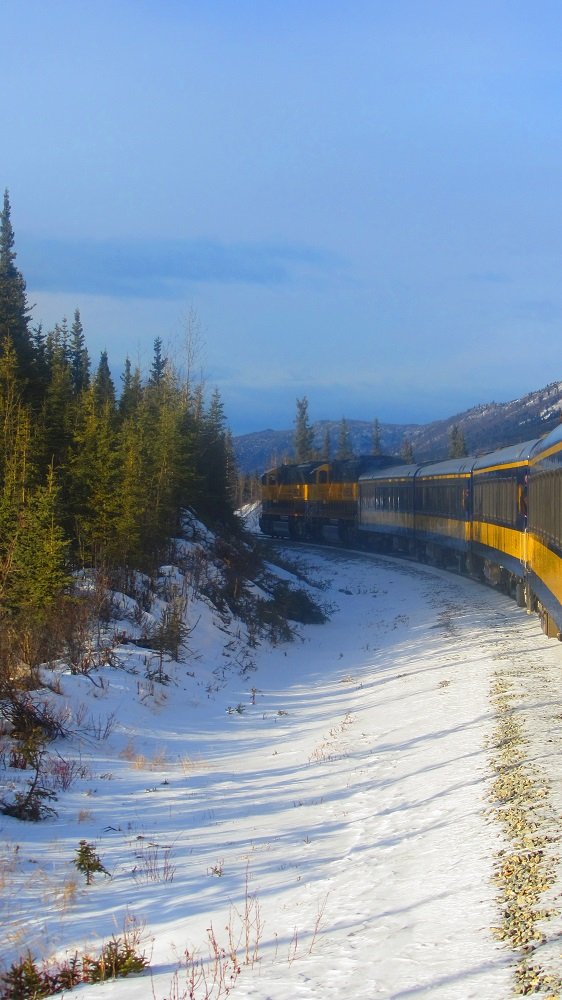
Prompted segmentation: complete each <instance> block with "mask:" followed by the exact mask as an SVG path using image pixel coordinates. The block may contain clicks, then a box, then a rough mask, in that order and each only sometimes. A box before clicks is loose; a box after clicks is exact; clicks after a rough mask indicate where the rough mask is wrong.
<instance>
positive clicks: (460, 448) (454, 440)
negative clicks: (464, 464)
mask: <svg viewBox="0 0 562 1000" xmlns="http://www.w3.org/2000/svg"><path fill="white" fill-rule="evenodd" d="M467 454H468V452H467V450H466V443H465V440H464V434H463V431H462V428H461V427H459V425H458V424H453V426H452V427H451V430H450V432H449V458H464V457H465V456H466V455H467Z"/></svg>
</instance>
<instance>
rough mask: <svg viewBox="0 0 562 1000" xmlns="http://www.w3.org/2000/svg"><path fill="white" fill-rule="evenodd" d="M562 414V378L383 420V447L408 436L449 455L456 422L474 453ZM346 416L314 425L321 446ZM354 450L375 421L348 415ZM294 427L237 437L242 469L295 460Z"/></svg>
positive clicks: (364, 446) (368, 443)
mask: <svg viewBox="0 0 562 1000" xmlns="http://www.w3.org/2000/svg"><path fill="white" fill-rule="evenodd" d="M561 418H562V382H551V383H550V384H549V385H547V386H545V388H544V389H537V390H536V391H535V392H530V393H528V394H527V395H526V396H523V397H522V398H521V399H514V400H511V401H510V402H508V403H483V404H480V405H479V406H473V407H472V408H471V409H470V410H465V411H464V412H463V413H457V414H455V415H454V416H452V417H447V418H446V419H445V420H434V421H432V422H431V423H428V424H384V423H381V424H380V439H381V450H382V452H383V453H385V454H388V455H397V454H399V453H400V448H401V446H402V444H403V442H404V439H405V438H407V439H409V441H410V442H411V445H412V449H413V452H414V458H415V460H416V461H418V460H419V461H427V460H428V459H435V460H436V461H438V460H440V459H443V458H447V456H448V453H449V440H450V432H451V428H452V427H454V426H455V425H457V426H458V427H459V428H460V429H461V430H462V432H463V434H464V438H465V442H466V447H467V450H468V452H469V453H470V454H483V453H485V452H488V451H494V450H495V449H496V448H504V447H507V446H508V445H510V444H517V443H518V442H519V441H527V440H530V439H531V438H538V437H541V435H543V434H546V433H548V431H550V430H552V428H553V427H555V426H556V425H557V424H558V423H560V420H561ZM340 423H341V421H340V420H318V421H316V423H314V424H313V425H312V426H313V428H314V432H315V440H316V444H317V447H318V448H319V449H320V448H321V446H322V442H323V440H324V435H325V432H326V429H328V430H329V432H330V439H331V442H332V450H333V452H335V450H336V447H337V442H338V433H339V428H340ZM346 423H347V427H348V431H349V436H350V439H351V443H352V446H353V451H354V452H355V454H357V455H364V454H369V452H370V451H371V448H372V436H373V423H372V421H367V420H349V419H347V418H346ZM293 433H294V431H293V429H291V430H284V431H274V430H264V431H255V432H254V433H253V434H242V435H240V436H239V437H235V438H234V450H235V454H236V460H237V463H238V468H239V469H240V471H241V472H250V473H252V472H263V471H264V470H265V469H269V468H271V467H272V466H274V465H280V464H281V463H282V462H283V461H289V462H294V460H295V459H294V451H293Z"/></svg>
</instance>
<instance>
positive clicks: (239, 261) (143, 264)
mask: <svg viewBox="0 0 562 1000" xmlns="http://www.w3.org/2000/svg"><path fill="white" fill-rule="evenodd" d="M19 258H20V262H21V267H22V270H23V271H24V273H25V276H26V281H27V284H28V286H29V287H30V288H33V289H35V290H37V291H47V292H82V293H84V294H92V295H107V296H117V297H120V298H156V299H170V298H171V299H173V298H179V297H181V296H182V295H183V294H184V293H185V289H186V286H188V285H190V284H194V283H207V284H209V283H210V284H221V285H225V284H228V285H231V284H250V285H259V286H266V287H267V286H280V285H288V284H294V283H300V282H302V281H303V280H304V281H307V280H309V279H310V280H315V279H317V278H318V277H319V276H325V275H326V274H327V273H332V272H333V271H334V270H336V269H337V267H338V262H337V260H336V258H335V256H334V255H331V254H329V253H327V252H325V251H322V250H318V249H315V248H314V247H306V246H290V245H279V246H275V245H271V244H231V245H228V244H222V243H217V242H212V241H208V240H146V241H133V240H119V239H110V240H51V239H44V240H33V239H28V240H25V239H24V240H23V241H21V249H20V254H19Z"/></svg>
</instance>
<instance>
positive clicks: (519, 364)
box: [1, 0, 562, 435]
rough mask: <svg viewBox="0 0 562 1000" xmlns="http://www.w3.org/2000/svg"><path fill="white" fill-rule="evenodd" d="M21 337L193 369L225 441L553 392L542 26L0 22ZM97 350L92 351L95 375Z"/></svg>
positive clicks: (284, 17)
mask: <svg viewBox="0 0 562 1000" xmlns="http://www.w3.org/2000/svg"><path fill="white" fill-rule="evenodd" d="M2 15H3V17H2V24H3V28H4V37H5V38H6V39H9V40H10V44H9V46H6V47H5V52H4V56H3V69H2V72H3V78H4V89H5V92H6V93H9V94H10V99H9V101H8V102H7V107H6V109H5V114H4V121H3V140H4V143H3V145H4V156H3V168H4V172H3V176H2V179H1V183H2V186H3V187H7V188H8V190H9V192H10V200H11V205H12V222H13V225H14V230H15V234H16V250H17V254H18V256H17V264H18V266H19V267H20V269H21V271H22V272H23V274H24V277H25V278H26V281H27V287H28V295H29V301H30V303H32V304H34V309H33V314H32V316H33V322H34V323H38V322H42V323H43V325H44V327H45V328H47V329H48V328H50V327H52V326H53V325H54V324H55V323H56V322H59V321H60V320H61V319H62V318H63V316H67V317H69V318H71V317H72V314H73V312H74V309H75V308H76V307H78V308H80V311H81V314H82V320H83V323H84V329H85V333H86V336H87V340H88V345H89V347H90V349H91V353H92V359H93V362H94V364H95V363H96V362H97V357H98V356H99V352H100V351H101V350H104V349H107V350H108V352H109V357H110V362H111V364H112V368H113V370H114V371H115V372H116V373H117V374H118V372H119V370H120V368H121V365H122V363H123V361H124V358H125V356H126V355H129V357H130V358H131V360H132V361H133V363H136V362H137V361H138V362H140V363H141V365H143V366H145V367H148V365H149V363H150V358H151V354H152V345H153V341H154V339H155V337H157V336H159V337H161V338H162V340H163V341H164V344H167V345H169V350H170V351H171V352H172V354H174V356H175V357H176V358H177V359H178V361H179V363H180V364H181V356H182V349H183V345H184V342H185V329H186V326H187V325H188V323H189V318H190V317H191V318H192V319H193V317H195V321H196V326H197V327H198V329H199V339H200V342H201V344H202V345H204V347H203V349H202V351H201V355H200V357H199V358H198V364H200V365H201V366H202V368H203V369H204V372H205V376H206V381H207V382H208V383H209V385H210V386H217V387H218V388H219V390H220V392H221V395H222V398H223V401H224V405H225V412H226V415H227V418H228V421H229V424H230V426H231V428H232V431H233V433H234V434H236V435H240V434H244V433H249V432H252V431H254V430H261V429H265V428H270V427H271V428H273V429H286V428H289V427H291V426H292V423H293V420H294V414H295V399H296V397H302V396H303V395H306V396H307V397H308V400H309V415H310V419H311V421H313V422H315V421H317V420H323V419H333V420H337V419H338V418H339V417H341V416H345V417H346V418H347V419H350V420H353V419H358V420H373V419H374V418H375V417H377V418H378V419H379V420H380V421H381V422H382V423H426V422H429V421H431V420H436V419H441V418H445V417H449V416H451V415H454V414H455V413H458V412H461V411H463V410H465V409H468V408H470V407H472V406H475V405H478V404H480V403H486V402H491V401H492V400H494V401H496V402H505V401H508V400H511V399H515V398H518V397H520V396H523V395H525V394H526V393H528V392H531V391H533V390H535V389H538V388H541V387H543V386H545V385H546V384H548V383H549V382H552V381H553V380H555V379H556V378H557V377H558V373H557V371H556V370H555V368H554V366H553V358H555V357H557V356H558V352H559V342H560V326H561V320H562V285H561V283H560V271H561V264H562V229H561V227H560V226H559V225H558V222H557V220H558V218H559V217H560V215H561V214H562V185H561V184H560V177H561V176H562V139H561V133H560V121H562V115H561V104H562V63H561V62H560V58H559V42H558V40H559V38H560V36H561V29H562V8H561V7H560V6H559V5H558V4H557V3H554V0H538V2H537V3H536V4H534V5H533V7H532V9H531V8H530V7H529V5H528V4H525V3H522V2H520V0H515V2H507V0H498V2H494V3H493V4H489V3H484V2H483V0H475V2H473V3H471V4H470V5H468V6H467V5H466V4H460V3H457V2H455V0H452V2H451V3H448V4H446V5H445V4H441V3H438V2H436V0H428V2H427V3H424V4H421V3H419V2H417V0H397V2H396V3H394V4H392V5H388V4H385V3H383V2H378V0H374V2H372V0H369V2H367V0H357V2H355V3H353V4H351V5H348V6H347V7H345V9H344V8H343V7H342V6H341V4H339V3H335V2H334V0H324V2H322V3H320V2H318V0H309V2H308V3H307V4H302V3H297V2H295V0H287V2H286V3H285V4H283V5H279V4H277V3H273V2H272V0H263V2H261V3H260V4H259V5H256V4H255V3H252V2H251V0H239V2H238V3H237V4H231V3H228V2H227V0H211V2H209V3H207V4H205V5H200V4H195V3H193V2H191V0H182V2H179V0H168V2H167V3H166V4H161V3H158V2H156V0H115V2H113V3H111V4H110V3H108V2H102V3H99V4H97V5H92V4H90V3H88V2H87V0H72V2H71V0H60V2H58V3H57V4H44V3H43V2H40V0H19V2H16V0H6V2H5V3H4V4H3V7H2ZM96 352H97V355H96Z"/></svg>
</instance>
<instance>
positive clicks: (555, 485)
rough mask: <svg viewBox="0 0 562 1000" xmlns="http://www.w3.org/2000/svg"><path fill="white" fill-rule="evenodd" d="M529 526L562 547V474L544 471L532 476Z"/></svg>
mask: <svg viewBox="0 0 562 1000" xmlns="http://www.w3.org/2000/svg"><path fill="white" fill-rule="evenodd" d="M529 512H530V522H529V527H530V528H531V529H532V530H533V531H535V532H536V534H537V535H539V536H540V537H542V538H545V539H546V540H548V541H550V542H554V543H555V544H556V545H557V546H558V547H559V548H561V547H562V476H561V475H560V473H559V472H542V473H538V474H536V475H534V476H532V477H531V482H530V487H529Z"/></svg>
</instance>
